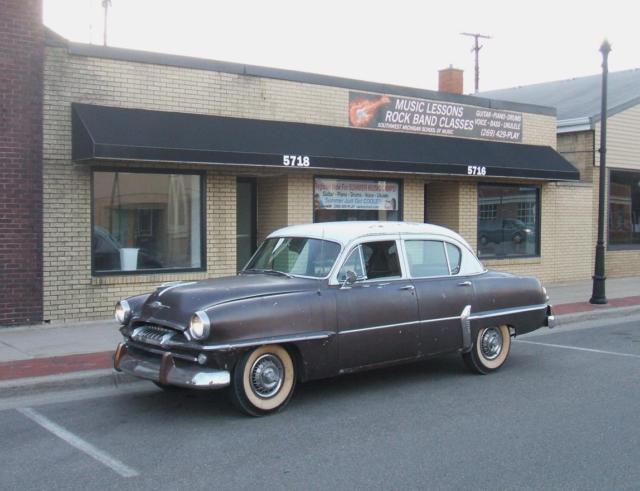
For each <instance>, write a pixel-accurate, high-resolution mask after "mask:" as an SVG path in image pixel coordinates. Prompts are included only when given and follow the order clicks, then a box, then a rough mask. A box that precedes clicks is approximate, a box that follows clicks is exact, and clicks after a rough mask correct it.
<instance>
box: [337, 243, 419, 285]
mask: <svg viewBox="0 0 640 491" xmlns="http://www.w3.org/2000/svg"><path fill="white" fill-rule="evenodd" d="M370 242H395V244H396V251H397V254H398V267H399V268H400V276H387V277H384V278H369V277H368V276H367V277H366V279H359V280H357V281H356V284H363V283H364V284H367V283H379V282H389V281H400V280H407V279H409V272H408V270H407V264H406V255H405V250H404V243H403V240H402V239H400V238H398V237H384V236H377V237H375V238H373V237H363V238H362V239H360V240H358V241H357V242H354V243H352V244H351V246H350V247H349V248H348V250H347V248H345V250H346V252H345V253H344V255H343V257H342V260H340V261H336V265H337V264H339V266H338V267H337V268H336V270H335V272H332V273H331V275H329V277H330V284H332V285H342V283H343V282H341V281H340V279H339V274H340V271H341V270H342V267H343V266H344V265H345V263H346V262H347V261H348V260H349V258H350V257H351V254H352V253H353V252H354V251H355V250H356V249H357V248H358V247H361V246H362V245H363V244H368V243H370ZM360 257H361V259H362V261H363V265H362V267H363V271H364V273H365V274H366V273H367V268H366V265H365V264H364V257H363V254H362V252H361V253H360ZM339 259H340V258H339Z"/></svg>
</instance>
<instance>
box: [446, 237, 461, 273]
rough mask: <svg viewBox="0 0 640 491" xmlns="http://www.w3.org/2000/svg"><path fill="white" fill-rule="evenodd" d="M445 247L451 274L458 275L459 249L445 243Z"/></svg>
mask: <svg viewBox="0 0 640 491" xmlns="http://www.w3.org/2000/svg"><path fill="white" fill-rule="evenodd" d="M446 246H447V256H449V269H450V270H451V274H458V273H459V272H460V264H461V263H462V254H461V253H460V249H459V248H458V247H456V246H454V245H453V244H449V243H448V242H446Z"/></svg>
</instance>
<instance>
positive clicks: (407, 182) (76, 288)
mask: <svg viewBox="0 0 640 491" xmlns="http://www.w3.org/2000/svg"><path fill="white" fill-rule="evenodd" d="M72 102H78V103H88V104H100V105H106V106H117V107H129V108H140V109H151V110H162V111H176V112H186V113H198V114H211V115H221V116H236V117H245V118H256V119H268V120H282V121H297V122H304V123H315V124H325V125H334V126H347V125H348V119H347V106H348V90H347V89H341V88H336V87H327V86H321V85H312V84H303V83H298V82H290V81H284V80H275V79H264V78H258V77H250V76H243V75H233V74H225V73H218V72H212V71H206V70H196V69H186V68H179V67H172V66H165V65H150V64H142V63H133V62H126V61H116V60H109V59H101V58H89V57H83V56H72V55H69V53H68V52H67V50H66V49H63V48H54V47H47V49H46V58H45V77H44V111H43V142H44V144H43V161H44V162H43V189H44V191H43V216H44V223H45V225H44V232H43V241H44V244H43V249H44V261H43V267H44V273H43V276H44V318H45V319H48V320H53V321H61V320H67V319H91V318H103V317H105V316H108V315H110V313H111V310H112V306H113V304H114V303H115V302H116V301H117V300H118V299H119V298H121V297H125V296H129V295H133V294H136V293H141V292H144V291H148V290H149V289H150V288H153V287H154V286H156V285H158V284H160V283H162V282H165V281H170V280H175V279H187V280H189V279H199V278H205V277H212V276H219V275H226V274H233V273H234V272H235V267H236V265H235V261H236V254H235V220H236V216H235V199H236V198H235V178H236V176H237V175H253V176H257V177H258V185H257V195H258V196H257V198H258V226H259V230H258V236H259V237H258V238H259V239H260V238H262V237H264V236H265V235H266V234H268V233H269V232H270V231H272V230H274V229H276V228H279V227H282V226H285V225H287V224H295V223H305V222H310V221H311V220H312V218H313V201H312V196H313V176H314V175H333V176H336V175H344V176H357V177H359V178H367V177H373V178H385V177H386V178H394V179H398V178H400V179H401V180H402V181H403V197H404V201H403V206H404V210H403V213H404V219H405V220H411V221H422V220H423V214H424V194H423V193H424V183H425V179H426V178H425V177H423V176H410V175H400V176H398V175H394V174H389V173H378V174H376V173H355V172H351V173H339V174H338V173H336V172H335V171H332V172H329V171H314V170H312V169H304V170H302V169H301V170H300V172H298V173H292V172H290V171H289V172H284V171H282V170H280V169H270V170H266V169H257V168H243V169H239V168H238V167H234V168H231V167H229V166H227V167H224V166H215V167H214V166H186V165H182V164H180V165H179V166H176V165H168V164H143V163H132V164H130V165H127V164H117V163H113V164H109V165H112V166H118V167H123V168H126V167H136V168H138V167H147V168H164V169H172V168H174V169H175V168H176V167H178V168H180V169H186V168H193V169H200V170H203V169H204V170H206V190H207V191H206V226H207V229H206V230H207V232H206V233H207V248H206V251H207V271H205V272H198V273H186V274H157V275H142V276H108V277H104V276H102V277H92V276H91V264H90V263H91V260H90V259H91V258H90V252H91V251H90V249H91V189H90V182H91V173H90V165H89V164H74V163H73V162H72V161H71V103H72ZM523 124H524V139H523V142H524V143H536V144H545V145H552V146H553V145H555V133H554V128H555V119H554V118H552V117H547V116H539V115H530V114H525V115H524V122H523ZM363 131H364V130H363ZM94 165H95V167H96V168H99V167H100V166H103V165H104V164H94ZM474 186H475V185H473V184H461V185H459V186H453V188H456V189H457V191H456V193H457V196H458V199H459V202H458V203H457V204H456V205H455V207H454V209H455V210H457V211H456V213H457V214H458V217H459V218H458V223H459V224H462V227H463V229H464V230H465V231H466V232H465V233H466V234H469V235H468V236H467V238H471V240H475V229H474V227H472V226H471V225H470V224H471V221H472V220H473V219H474V218H471V217H475V207H476V206H477V204H476V199H475V194H474V193H475V187H474ZM472 195H473V196H472ZM442 198H443V199H444V200H445V201H446V200H449V197H448V196H447V195H446V194H443V195H442ZM447 202H448V201H447ZM433 206H436V207H437V206H441V205H440V204H438V203H434V204H433ZM467 214H469V215H468V216H467Z"/></svg>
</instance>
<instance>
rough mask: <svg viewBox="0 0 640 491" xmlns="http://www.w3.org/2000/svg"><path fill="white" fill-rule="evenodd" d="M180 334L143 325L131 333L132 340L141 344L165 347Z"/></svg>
mask: <svg viewBox="0 0 640 491" xmlns="http://www.w3.org/2000/svg"><path fill="white" fill-rule="evenodd" d="M176 334H178V333H177V332H176V331H173V330H171V329H167V328H166V327H161V326H156V325H154V324H143V325H141V326H138V327H136V328H135V329H134V330H133V332H132V333H131V339H133V340H134V341H138V342H141V343H147V344H153V345H156V346H163V345H165V344H167V343H168V342H169V341H171V339H172V338H173V337H174V336H175V335H176Z"/></svg>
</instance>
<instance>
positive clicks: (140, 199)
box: [93, 171, 202, 272]
mask: <svg viewBox="0 0 640 491" xmlns="http://www.w3.org/2000/svg"><path fill="white" fill-rule="evenodd" d="M200 186H201V182H200V175H194V174H191V175H190V174H152V173H136V172H102V171H96V172H94V174H93V221H94V227H93V264H94V271H96V272H118V271H137V270H167V269H190V268H194V269H197V268H200V267H201V266H202V251H201V235H200V230H201V201H200V200H201V196H200Z"/></svg>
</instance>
